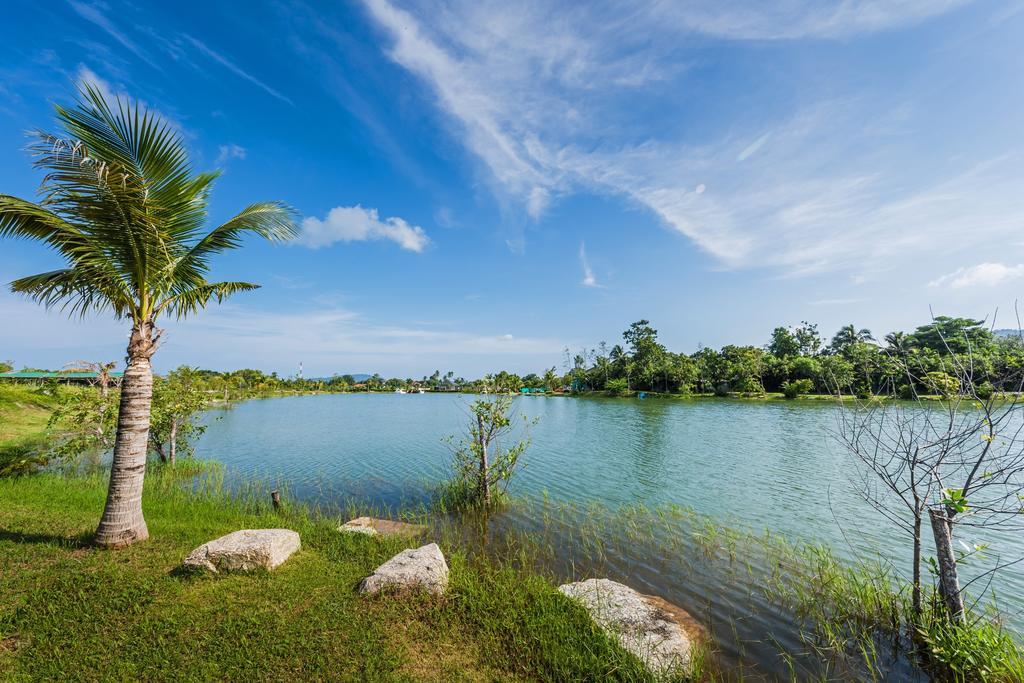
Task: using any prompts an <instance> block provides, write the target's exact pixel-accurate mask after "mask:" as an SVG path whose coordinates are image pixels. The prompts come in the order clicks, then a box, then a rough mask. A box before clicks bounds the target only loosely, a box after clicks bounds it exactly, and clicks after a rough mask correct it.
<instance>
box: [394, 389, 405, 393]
mask: <svg viewBox="0 0 1024 683" xmlns="http://www.w3.org/2000/svg"><path fill="white" fill-rule="evenodd" d="M395 393H396V394H404V393H405V389H395Z"/></svg>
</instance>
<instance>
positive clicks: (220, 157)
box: [217, 143, 247, 165]
mask: <svg viewBox="0 0 1024 683" xmlns="http://www.w3.org/2000/svg"><path fill="white" fill-rule="evenodd" d="M218 150H219V152H218V154H217V164H218V165H220V164H223V163H224V162H226V161H228V160H229V159H244V158H245V155H246V154H247V152H246V149H245V147H242V146H241V145H236V144H234V143H231V144H228V145H221V146H220V147H219V148H218Z"/></svg>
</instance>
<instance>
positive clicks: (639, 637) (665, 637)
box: [558, 579, 697, 675]
mask: <svg viewBox="0 0 1024 683" xmlns="http://www.w3.org/2000/svg"><path fill="white" fill-rule="evenodd" d="M558 590H559V591H561V592H562V593H564V594H565V595H567V596H569V597H570V598H572V599H574V600H576V601H578V602H579V603H581V604H582V605H583V606H584V607H585V608H586V609H587V611H588V612H590V616H591V618H592V619H593V620H594V622H595V623H596V624H597V625H598V626H600V627H601V628H602V629H603V630H604V631H605V633H607V634H609V635H610V636H612V637H613V638H616V639H617V640H618V641H619V644H621V645H622V647H624V648H625V649H626V650H628V651H630V652H632V653H633V654H634V655H636V656H637V657H638V658H639V659H640V660H641V661H642V662H643V663H644V664H645V665H646V666H647V668H648V669H650V670H651V671H652V672H653V673H654V674H656V675H664V674H669V673H674V672H677V671H679V670H682V669H685V668H686V667H687V666H688V665H689V663H690V650H691V648H692V647H693V640H692V639H691V637H690V635H688V634H687V631H686V630H685V629H684V628H683V624H684V623H686V625H687V626H688V627H690V628H691V630H695V629H696V628H697V627H696V625H695V622H693V619H692V618H691V617H690V616H689V615H688V614H686V612H684V611H683V610H682V609H680V608H678V607H676V606H675V605H672V604H670V603H667V602H665V601H664V600H661V599H660V598H656V597H654V596H650V595H644V594H642V593H638V592H637V591H635V590H633V589H632V588H630V587H629V586H624V585H622V584H621V583H616V582H615V581H611V580H609V579H587V580H586V581H577V582H576V583H567V584H565V585H563V586H559V587H558Z"/></svg>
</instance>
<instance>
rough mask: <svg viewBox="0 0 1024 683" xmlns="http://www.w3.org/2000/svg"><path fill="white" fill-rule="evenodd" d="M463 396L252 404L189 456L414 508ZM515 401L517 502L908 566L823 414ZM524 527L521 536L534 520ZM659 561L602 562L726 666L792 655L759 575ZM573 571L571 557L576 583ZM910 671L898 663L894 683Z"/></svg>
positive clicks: (673, 404)
mask: <svg viewBox="0 0 1024 683" xmlns="http://www.w3.org/2000/svg"><path fill="white" fill-rule="evenodd" d="M472 398H473V397H471V396H466V395H458V394H424V395H416V394H407V395H399V394H336V395H311V396H296V397H288V398H275V399H264V400H252V401H245V402H242V403H239V404H236V405H234V406H233V407H232V408H230V409H226V410H215V411H211V413H210V416H211V418H212V419H211V420H209V427H208V430H207V432H206V434H205V435H204V436H203V437H202V439H201V441H200V443H199V444H198V447H197V455H198V456H199V457H204V458H211V459H215V460H218V461H220V462H222V463H224V464H225V465H226V467H227V469H228V473H229V478H230V479H232V480H235V481H241V480H246V479H252V478H257V479H260V480H262V481H265V482H266V483H268V484H271V485H274V486H283V487H285V488H286V489H287V491H288V494H289V495H290V496H293V497H297V498H302V499H305V500H309V501H314V502H319V503H322V504H324V505H327V506H330V505H332V504H337V503H338V502H339V501H342V500H345V499H347V498H355V499H358V500H362V501H366V502H368V503H370V504H374V505H380V506H389V507H399V506H402V505H415V504H417V503H423V502H426V501H427V500H428V497H429V486H430V484H432V483H436V482H438V481H440V480H442V479H443V478H444V476H445V474H446V463H447V459H448V456H449V450H448V447H447V446H446V445H445V443H444V442H443V439H444V438H445V437H446V436H449V435H453V434H454V435H459V434H461V433H462V432H463V431H464V429H465V424H466V422H467V418H468V405H469V402H470V401H471V400H472ZM515 405H516V410H517V411H518V413H519V414H520V415H522V416H525V417H528V418H537V423H536V424H535V425H534V426H533V427H531V428H530V430H529V436H530V438H531V440H532V445H531V447H530V448H529V450H528V451H527V452H526V454H525V455H524V456H523V462H524V463H525V467H524V468H523V469H522V470H521V471H520V472H519V473H518V475H517V478H516V479H515V482H514V484H513V488H512V492H513V494H514V495H516V496H518V497H522V498H525V499H528V500H533V501H550V502H555V503H558V502H565V503H575V504H577V505H578V506H580V507H583V508H585V507H587V506H592V505H600V506H601V507H602V508H604V509H607V510H609V511H611V512H612V513H614V511H615V510H616V509H618V508H619V507H621V506H633V505H638V504H639V505H644V506H647V507H651V508H654V507H658V506H666V505H679V506H685V507H688V508H692V509H693V510H694V511H696V512H697V513H699V514H700V515H705V516H708V517H710V518H712V519H714V520H716V521H717V522H720V523H722V524H725V525H728V526H731V527H735V528H739V529H744V530H750V531H753V532H755V533H761V532H763V531H764V530H765V529H770V530H771V531H772V532H773V533H775V534H781V535H783V536H787V537H789V538H792V539H803V540H809V541H814V542H821V543H825V544H827V545H829V546H830V547H831V548H832V549H833V551H834V552H835V553H836V554H837V555H838V556H840V557H842V558H844V559H849V560H855V559H863V558H865V557H872V558H875V557H881V558H885V559H888V560H891V561H892V562H893V563H894V564H895V565H896V566H897V568H901V569H902V568H905V567H906V566H907V559H908V556H909V553H910V546H909V544H908V543H907V539H906V537H904V536H903V535H901V534H900V532H899V531H897V530H896V529H895V528H894V527H893V526H891V525H890V524H889V523H888V522H886V521H885V520H884V519H883V518H882V517H881V516H879V515H878V514H877V513H875V512H874V511H872V510H871V509H870V508H869V507H867V506H866V505H865V504H864V503H863V501H862V500H861V499H860V497H859V496H858V494H857V489H856V482H857V480H858V476H859V475H858V472H859V470H858V468H857V467H856V465H855V462H854V460H853V459H852V457H851V456H850V455H849V454H847V453H846V452H845V451H843V450H842V448H840V447H839V446H838V445H837V444H835V443H834V442H832V440H831V439H830V437H829V436H828V432H829V430H830V429H832V428H834V427H835V424H836V422H835V420H836V408H835V406H834V405H832V404H830V403H829V402H825V401H820V402H819V401H798V402H787V401H746V400H731V399H695V400H667V399H646V400H639V399H606V398H593V399H589V398H562V397H538V396H530V397H520V398H517V399H516V401H515ZM513 521H515V520H513ZM519 523H520V524H521V525H522V526H524V527H529V525H530V520H528V519H521V520H519ZM959 533H960V538H961V539H962V540H964V541H965V542H967V543H973V542H974V541H976V540H979V539H976V538H972V537H971V533H972V532H971V530H969V529H963V530H962V531H961V532H959ZM986 540H990V541H992V542H993V548H994V549H996V550H998V551H999V552H1000V553H1001V554H1002V556H1003V557H1004V558H1005V557H1017V556H1020V555H1024V539H1021V538H1020V534H1016V533H1014V534H1006V535H1005V536H995V537H989V538H988V539H986ZM929 547H930V546H927V545H926V552H927V551H928V549H929ZM657 554H658V549H657V548H656V547H653V548H652V547H646V548H639V547H637V546H635V545H632V546H631V545H629V544H622V546H621V547H620V548H619V551H618V553H617V554H615V555H616V556H615V557H614V558H612V560H611V561H610V562H608V561H607V558H606V562H605V565H603V566H605V567H607V568H608V570H609V571H611V572H612V573H615V574H618V575H619V576H620V577H621V578H623V579H628V581H627V582H629V583H631V585H634V587H637V588H640V589H643V590H646V591H647V592H651V593H656V594H659V595H662V596H663V597H665V598H666V599H669V600H670V601H673V602H677V603H678V604H680V605H681V606H683V607H684V608H687V609H689V610H691V611H692V612H694V613H695V614H697V613H698V612H703V613H705V614H706V615H707V616H706V618H707V619H711V620H712V621H715V622H717V623H719V625H720V624H724V623H728V624H729V630H730V631H733V632H736V633H737V634H738V635H729V636H727V637H725V638H722V637H721V634H720V633H716V639H717V640H720V641H724V642H722V643H721V644H722V647H723V650H724V651H725V652H724V655H725V656H726V657H727V658H731V659H734V660H737V661H739V660H744V661H746V660H749V661H753V663H754V665H755V666H757V668H759V669H760V670H762V672H763V671H764V670H765V669H768V668H771V664H770V662H771V661H772V660H773V658H774V660H777V659H778V653H777V650H772V648H764V647H761V646H760V645H758V644H757V643H756V642H754V643H744V642H742V641H743V639H744V637H745V635H746V636H749V638H748V639H749V640H751V641H758V640H759V639H761V640H763V639H764V636H765V633H764V631H765V630H768V631H770V632H772V637H773V638H774V639H775V640H778V641H780V642H781V643H782V644H783V645H784V646H786V647H792V648H794V649H795V650H799V645H798V644H797V643H795V642H791V641H792V640H793V637H792V634H791V633H789V630H790V629H791V625H787V624H786V623H784V619H783V618H781V617H779V616H778V615H777V614H774V613H773V611H772V610H770V609H768V608H767V607H766V606H764V605H756V604H755V605H751V604H750V602H751V600H752V599H754V600H755V602H756V597H755V598H752V597H751V594H752V593H757V590H758V585H757V579H756V578H751V577H747V578H743V577H733V578H732V579H729V580H728V581H726V580H725V579H723V578H722V577H721V576H719V575H718V574H717V573H716V571H717V570H715V568H714V567H713V566H711V565H705V566H701V567H697V566H694V565H693V564H692V563H691V564H689V565H686V566H684V564H678V565H676V566H673V565H672V563H671V562H669V560H670V559H671V558H666V557H657V556H656V555H657ZM578 561H579V558H573V565H572V566H573V567H575V568H576V571H577V572H578V571H579V565H578V564H577V562H578ZM613 578H615V577H613ZM995 586H996V588H997V589H998V595H999V599H1000V603H1001V607H1002V608H1003V610H1004V611H1005V612H1006V617H1005V618H1006V619H1007V621H1008V623H1010V624H1011V625H1012V626H1013V627H1014V628H1015V629H1016V630H1017V631H1018V632H1021V629H1022V627H1024V619H1022V618H1021V614H1022V610H1024V571H1022V570H1020V569H1017V568H1013V567H1011V568H1010V569H1007V570H1004V571H1003V572H1002V574H1001V575H1000V576H999V578H998V579H997V582H996V584H995ZM762 645H763V644H762ZM759 647H760V648H761V650H763V652H762V651H760V650H759ZM773 647H774V646H773ZM762 660H765V661H762ZM776 666H777V664H776ZM805 673H807V672H806V671H805ZM905 674H906V672H905V671H903V670H902V669H901V668H900V667H899V666H896V665H894V673H893V676H895V677H896V678H894V680H896V679H899V678H900V677H901V676H903V675H905ZM768 677H769V678H770V677H772V676H768Z"/></svg>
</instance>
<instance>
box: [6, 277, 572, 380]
mask: <svg viewBox="0 0 1024 683" xmlns="http://www.w3.org/2000/svg"><path fill="white" fill-rule="evenodd" d="M258 303H259V302H258V300H257V299H255V298H251V297H249V298H246V297H245V296H240V297H239V298H237V299H235V300H233V301H232V302H229V303H226V304H224V305H222V306H214V307H212V308H210V309H208V310H206V311H203V312H202V313H200V314H199V315H198V316H196V317H194V318H190V319H187V320H184V321H176V320H171V319H167V320H161V321H160V326H161V327H162V328H164V334H163V337H162V340H161V347H160V349H159V351H158V352H157V354H156V356H155V357H154V362H155V363H156V364H157V369H158V370H160V371H166V370H167V369H170V368H173V367H176V366H177V365H180V364H182V363H187V364H189V365H201V366H204V367H211V368H214V369H218V370H224V369H234V368H239V367H259V368H262V369H264V370H268V371H269V370H272V369H278V370H281V369H283V368H292V367H295V366H296V365H297V364H298V362H299V361H300V360H301V361H303V362H304V363H305V365H306V367H307V369H309V370H310V371H311V372H315V373H330V372H355V371H359V370H369V371H374V370H377V371H380V372H382V373H385V374H388V373H394V374H401V375H402V376H406V375H407V374H409V373H413V374H417V373H418V372H429V370H428V368H427V366H430V369H433V366H434V365H436V364H437V363H442V364H448V363H451V362H453V361H457V362H459V363H460V366H461V367H462V368H463V369H462V370H459V372H460V373H461V372H464V373H469V374H472V373H482V372H486V371H490V370H491V369H493V367H494V363H495V362H498V363H499V364H500V363H509V364H512V365H516V364H518V363H519V362H520V361H525V362H523V365H525V366H527V367H528V366H530V365H534V364H536V357H538V356H539V357H554V356H556V355H557V354H558V353H559V352H560V350H561V349H562V348H564V347H565V346H566V340H564V339H554V338H547V337H536V336H520V335H518V334H515V335H514V334H509V333H508V332H507V328H506V329H505V330H494V331H488V330H486V329H482V330H472V331H470V330H459V329H450V328H447V326H443V325H442V326H439V325H429V326H428V324H427V323H421V324H415V325H409V324H402V325H395V324H390V323H388V322H382V321H379V320H371V319H368V318H367V317H365V316H364V315H362V314H361V313H359V312H357V311H353V310H351V309H347V308H344V307H340V306H337V305H317V306H316V307H315V308H304V307H296V309H295V310H291V311H288V312H275V311H266V310H261V309H260V308H258ZM313 303H314V302H307V305H312V304H313ZM0 315H3V317H4V319H10V320H17V321H18V325H15V326H14V327H13V328H12V329H11V330H10V334H7V335H6V336H5V338H4V342H5V345H4V349H3V350H2V351H0V353H3V354H4V356H3V358H4V359H6V358H7V357H8V356H10V357H13V358H14V360H15V361H16V362H17V363H18V364H19V365H20V364H25V365H30V366H33V367H60V366H61V365H63V364H64V363H65V362H67V361H69V360H72V359H75V358H95V359H96V360H103V359H109V360H114V359H118V360H120V359H121V358H122V357H123V355H124V348H125V344H126V343H127V341H128V325H127V323H125V322H124V321H117V320H114V319H112V318H111V317H110V316H108V315H89V316H87V317H86V318H84V319H82V318H72V319H69V318H68V317H67V316H66V315H62V314H61V313H60V312H59V311H56V310H55V311H46V310H44V309H43V308H42V307H40V306H38V305H36V304H34V303H32V302H31V301H28V300H26V299H23V298H20V297H15V296H13V295H10V294H7V293H4V292H2V291H0ZM517 359H518V360H517ZM468 366H472V367H468ZM510 369H512V368H510Z"/></svg>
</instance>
